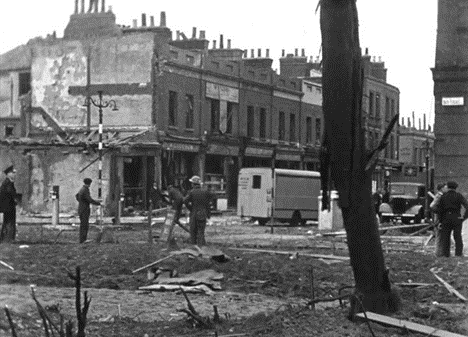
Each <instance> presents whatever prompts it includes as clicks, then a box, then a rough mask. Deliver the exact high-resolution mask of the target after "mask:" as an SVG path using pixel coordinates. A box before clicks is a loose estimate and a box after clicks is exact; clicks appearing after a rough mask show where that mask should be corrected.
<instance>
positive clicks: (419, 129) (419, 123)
mask: <svg viewBox="0 0 468 337" xmlns="http://www.w3.org/2000/svg"><path fill="white" fill-rule="evenodd" d="M418 121H419V130H422V129H421V118H419V119H418Z"/></svg>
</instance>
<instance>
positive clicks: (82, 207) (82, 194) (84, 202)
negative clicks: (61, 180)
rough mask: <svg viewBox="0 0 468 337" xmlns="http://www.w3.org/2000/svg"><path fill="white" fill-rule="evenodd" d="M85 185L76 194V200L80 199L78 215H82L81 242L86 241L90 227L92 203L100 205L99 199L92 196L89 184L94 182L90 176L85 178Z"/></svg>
mask: <svg viewBox="0 0 468 337" xmlns="http://www.w3.org/2000/svg"><path fill="white" fill-rule="evenodd" d="M83 182H84V185H83V187H82V188H81V189H80V191H79V192H78V193H77V194H76V200H77V201H78V203H79V204H78V215H79V216H80V243H83V242H85V241H86V238H87V236H88V229H89V216H90V214H91V209H90V207H89V205H90V204H93V205H98V206H99V205H100V204H101V203H100V202H99V201H96V200H94V199H93V198H91V194H90V193H89V186H90V185H91V183H92V182H93V181H92V180H91V179H90V178H85V179H84V180H83Z"/></svg>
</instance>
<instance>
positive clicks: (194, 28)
mask: <svg viewBox="0 0 468 337" xmlns="http://www.w3.org/2000/svg"><path fill="white" fill-rule="evenodd" d="M196 38H197V27H193V28H192V39H196Z"/></svg>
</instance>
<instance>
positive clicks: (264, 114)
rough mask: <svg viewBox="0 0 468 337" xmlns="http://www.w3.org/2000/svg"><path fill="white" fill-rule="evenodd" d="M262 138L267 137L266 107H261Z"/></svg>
mask: <svg viewBox="0 0 468 337" xmlns="http://www.w3.org/2000/svg"><path fill="white" fill-rule="evenodd" d="M260 138H262V139H264V138H266V109H265V108H260Z"/></svg>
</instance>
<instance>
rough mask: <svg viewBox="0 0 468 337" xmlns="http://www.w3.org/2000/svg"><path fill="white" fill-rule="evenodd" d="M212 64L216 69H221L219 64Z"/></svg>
mask: <svg viewBox="0 0 468 337" xmlns="http://www.w3.org/2000/svg"><path fill="white" fill-rule="evenodd" d="M211 64H212V65H213V66H214V67H215V68H216V69H219V62H214V61H213V62H211Z"/></svg>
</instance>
